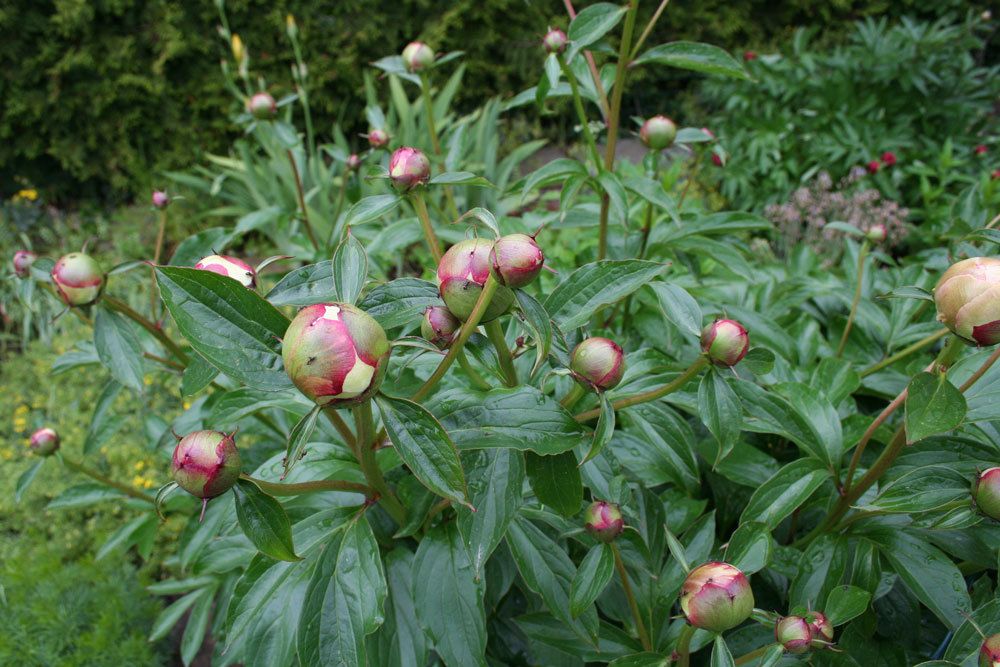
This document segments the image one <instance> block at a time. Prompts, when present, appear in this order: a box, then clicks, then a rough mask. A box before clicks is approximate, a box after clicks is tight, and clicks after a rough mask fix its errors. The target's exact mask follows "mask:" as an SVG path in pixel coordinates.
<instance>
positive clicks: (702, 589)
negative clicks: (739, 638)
mask: <svg viewBox="0 0 1000 667" xmlns="http://www.w3.org/2000/svg"><path fill="white" fill-rule="evenodd" d="M681 610H682V611H683V612H684V615H685V616H686V617H687V620H688V622H689V623H690V624H691V625H693V626H695V627H696V628H701V629H703V630H708V631H710V632H724V631H726V630H729V629H731V628H735V627H736V626H737V625H739V624H741V623H743V621H745V620H747V619H748V618H750V614H751V613H752V612H753V591H752V590H751V589H750V582H749V581H747V578H746V576H745V575H744V574H743V573H742V572H740V571H739V570H738V569H736V568H735V567H733V566H732V565H730V564H728V563H721V562H718V561H711V562H708V563H705V564H704V565H701V566H699V567H696V568H695V569H693V570H691V572H690V573H689V574H688V576H687V579H685V580H684V586H683V587H682V588H681Z"/></svg>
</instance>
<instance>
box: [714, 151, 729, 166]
mask: <svg viewBox="0 0 1000 667" xmlns="http://www.w3.org/2000/svg"><path fill="white" fill-rule="evenodd" d="M712 164H714V165H715V166H716V167H724V166H726V163H725V162H723V161H722V158H721V157H719V154H718V153H712Z"/></svg>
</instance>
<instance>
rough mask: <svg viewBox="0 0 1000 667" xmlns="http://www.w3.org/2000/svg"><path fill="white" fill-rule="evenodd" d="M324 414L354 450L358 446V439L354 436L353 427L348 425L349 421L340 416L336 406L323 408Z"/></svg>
mask: <svg viewBox="0 0 1000 667" xmlns="http://www.w3.org/2000/svg"><path fill="white" fill-rule="evenodd" d="M323 414H325V415H326V418H327V420H329V422H330V423H331V424H332V425H333V428H335V429H337V433H339V434H340V437H341V438H343V439H344V442H345V443H347V446H348V447H350V448H351V449H352V450H353V449H355V448H356V447H357V442H358V441H357V439H356V438H355V437H354V432H353V431H351V427H350V426H348V425H347V422H345V421H344V419H343V418H342V417H341V416H340V413H338V412H337V411H336V410H335V409H334V408H332V407H330V406H327V407H325V408H323Z"/></svg>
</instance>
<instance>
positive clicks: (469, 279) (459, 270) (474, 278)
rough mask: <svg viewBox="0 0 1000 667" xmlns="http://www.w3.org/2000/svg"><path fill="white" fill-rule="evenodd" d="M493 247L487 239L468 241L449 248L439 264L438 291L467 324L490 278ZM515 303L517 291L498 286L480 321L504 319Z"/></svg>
mask: <svg viewBox="0 0 1000 667" xmlns="http://www.w3.org/2000/svg"><path fill="white" fill-rule="evenodd" d="M492 249H493V244H492V243H491V242H490V241H487V240H486V239H467V240H465V241H460V242H458V243H456V244H455V245H453V246H452V247H450V248H448V251H447V252H446V253H445V254H444V256H443V257H441V262H440V263H439V264H438V270H437V277H438V290H439V291H440V293H441V298H442V299H444V303H445V305H446V306H448V310H450V311H451V313H452V315H454V316H455V317H457V318H458V319H460V320H462V321H463V322H464V321H465V320H467V319H469V315H471V314H472V310H473V308H475V307H476V302H477V301H478V300H479V295H480V294H482V292H483V286H484V285H486V280H487V279H488V278H489V277H490V251H491V250H492ZM513 301H514V292H513V291H511V290H510V289H509V288H507V287H504V286H502V285H501V286H499V287H497V291H496V293H495V294H494V295H493V299H492V300H491V301H490V303H489V305H488V306H487V307H486V311H485V312H484V313H483V317H482V319H481V320H480V322H482V323H485V322H489V321H490V320H495V319H496V318H498V317H500V316H501V315H503V314H504V313H506V312H507V310H508V309H509V308H510V305H511V303H513Z"/></svg>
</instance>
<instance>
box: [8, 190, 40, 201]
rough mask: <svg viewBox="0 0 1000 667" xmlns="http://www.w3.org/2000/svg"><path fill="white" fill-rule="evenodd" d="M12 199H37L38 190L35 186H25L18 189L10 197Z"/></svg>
mask: <svg viewBox="0 0 1000 667" xmlns="http://www.w3.org/2000/svg"><path fill="white" fill-rule="evenodd" d="M11 199H13V200H14V201H35V200H36V199H38V190H36V189H35V188H25V189H23V190H18V191H17V192H15V193H14V196H13V197H11Z"/></svg>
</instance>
